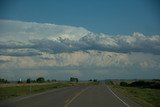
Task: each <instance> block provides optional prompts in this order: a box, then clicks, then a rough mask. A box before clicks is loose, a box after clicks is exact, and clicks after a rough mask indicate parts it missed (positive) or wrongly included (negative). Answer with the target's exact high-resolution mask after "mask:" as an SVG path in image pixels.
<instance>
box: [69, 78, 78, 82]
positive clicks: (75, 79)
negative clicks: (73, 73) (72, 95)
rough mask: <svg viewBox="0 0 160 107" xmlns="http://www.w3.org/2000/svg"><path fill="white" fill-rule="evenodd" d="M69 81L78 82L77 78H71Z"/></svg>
mask: <svg viewBox="0 0 160 107" xmlns="http://www.w3.org/2000/svg"><path fill="white" fill-rule="evenodd" d="M70 81H71V82H78V78H74V77H71V78H70Z"/></svg>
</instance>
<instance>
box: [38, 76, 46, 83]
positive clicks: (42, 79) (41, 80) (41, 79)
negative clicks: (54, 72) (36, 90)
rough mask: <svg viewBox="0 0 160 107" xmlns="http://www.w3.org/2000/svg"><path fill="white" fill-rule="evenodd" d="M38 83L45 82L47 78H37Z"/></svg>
mask: <svg viewBox="0 0 160 107" xmlns="http://www.w3.org/2000/svg"><path fill="white" fill-rule="evenodd" d="M36 81H37V82H38V83H43V82H45V79H44V78H43V77H39V78H37V80H36Z"/></svg>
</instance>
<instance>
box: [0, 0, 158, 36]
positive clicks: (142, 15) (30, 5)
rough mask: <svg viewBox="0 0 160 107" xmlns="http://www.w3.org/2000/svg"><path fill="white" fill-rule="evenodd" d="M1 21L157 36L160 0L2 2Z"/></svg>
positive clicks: (0, 6) (15, 0) (28, 0)
mask: <svg viewBox="0 0 160 107" xmlns="http://www.w3.org/2000/svg"><path fill="white" fill-rule="evenodd" d="M0 19H9V20H21V21H29V22H40V23H43V22H45V23H53V24H60V25H71V26H80V27H84V28H86V29H88V30H90V31H93V32H98V33H107V34H112V35H117V34H123V35H126V34H128V35H129V34H132V33H133V32H141V33H143V34H145V35H155V34H160V1H159V0H122V1H119V0H118V1H117V0H67V1H66V0H40V1H39V0H34V1H33V0H1V1H0Z"/></svg>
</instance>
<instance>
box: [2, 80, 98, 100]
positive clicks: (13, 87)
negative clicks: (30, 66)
mask: <svg viewBox="0 0 160 107" xmlns="http://www.w3.org/2000/svg"><path fill="white" fill-rule="evenodd" d="M94 84H96V83H93V82H79V83H75V82H53V83H31V84H26V83H23V84H0V100H5V99H8V98H11V97H17V96H25V95H28V94H33V93H39V92H43V91H46V90H50V89H55V88H62V87H70V86H76V85H94Z"/></svg>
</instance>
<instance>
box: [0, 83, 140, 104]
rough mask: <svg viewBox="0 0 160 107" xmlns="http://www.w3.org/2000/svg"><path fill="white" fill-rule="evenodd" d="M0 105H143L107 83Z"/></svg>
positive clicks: (43, 94) (61, 90) (15, 99)
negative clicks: (115, 90)
mask: <svg viewBox="0 0 160 107" xmlns="http://www.w3.org/2000/svg"><path fill="white" fill-rule="evenodd" d="M0 107H141V106H140V105H138V104H137V103H135V102H133V101H131V100H129V99H127V98H125V97H124V96H122V95H120V94H118V93H117V92H113V90H111V89H110V88H109V87H108V86H107V85H105V84H101V85H95V86H73V87H66V88H60V89H54V90H50V91H47V92H43V93H39V94H34V95H28V96H25V97H18V98H14V99H9V100H6V101H3V102H0Z"/></svg>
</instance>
